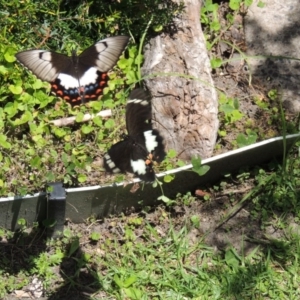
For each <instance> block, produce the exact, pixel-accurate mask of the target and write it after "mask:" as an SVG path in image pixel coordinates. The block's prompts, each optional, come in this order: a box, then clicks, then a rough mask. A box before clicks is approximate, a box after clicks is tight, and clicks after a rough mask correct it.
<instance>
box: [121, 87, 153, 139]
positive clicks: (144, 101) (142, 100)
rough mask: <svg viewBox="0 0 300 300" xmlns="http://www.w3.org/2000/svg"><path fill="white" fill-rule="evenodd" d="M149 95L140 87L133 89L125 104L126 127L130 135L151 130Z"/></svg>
mask: <svg viewBox="0 0 300 300" xmlns="http://www.w3.org/2000/svg"><path fill="white" fill-rule="evenodd" d="M150 99H151V95H150V94H148V93H146V92H145V91H144V90H142V89H135V90H133V91H132V92H131V93H130V95H129V99H128V100H127V105H126V128H127V132H128V134H129V135H130V136H137V135H140V134H141V133H142V132H144V131H147V130H151V129H152V124H151V102H150Z"/></svg>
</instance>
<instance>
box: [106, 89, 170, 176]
mask: <svg viewBox="0 0 300 300" xmlns="http://www.w3.org/2000/svg"><path fill="white" fill-rule="evenodd" d="M150 98H151V97H150V95H149V94H147V93H146V92H145V91H144V90H142V89H136V90H134V91H132V92H131V94H130V96H129V99H128V101H127V105H126V127H127V131H128V136H126V138H125V139H124V141H121V142H119V143H117V144H115V145H113V146H112V147H111V148H110V150H109V151H108V153H107V154H106V155H105V156H104V167H105V169H106V170H107V171H109V172H114V173H118V172H123V173H124V172H131V173H134V174H135V175H136V176H138V177H139V178H140V179H142V180H144V181H146V182H153V181H154V180H155V173H154V170H153V164H152V161H153V160H156V161H158V162H160V161H162V160H163V159H164V157H165V155H166V153H165V150H164V145H163V139H162V137H161V136H160V135H159V132H158V131H157V130H155V129H152V124H151V102H150Z"/></svg>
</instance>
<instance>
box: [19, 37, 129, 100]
mask: <svg viewBox="0 0 300 300" xmlns="http://www.w3.org/2000/svg"><path fill="white" fill-rule="evenodd" d="M128 41H129V38H128V37H127V36H115V37H109V38H106V39H104V40H101V41H99V42H97V43H96V44H94V45H93V46H91V47H89V48H87V49H85V50H84V51H83V52H82V53H81V54H80V55H77V54H76V52H75V51H72V56H67V55H64V54H61V53H56V52H53V51H46V50H37V49H34V50H26V51H22V52H19V53H17V54H16V58H17V59H18V61H19V62H20V63H22V64H23V65H24V66H25V67H27V68H28V69H29V70H31V71H32V72H33V73H34V74H35V75H36V76H37V77H38V78H40V79H41V80H44V81H48V82H49V83H50V84H51V91H52V92H53V93H54V94H55V95H57V96H58V97H60V98H62V99H65V100H66V101H68V102H69V103H71V104H78V103H80V102H83V101H85V102H87V101H90V100H97V99H98V98H99V96H100V95H102V93H103V89H104V88H105V87H106V86H107V82H108V79H109V77H108V74H107V72H108V71H109V70H110V69H112V68H113V67H114V65H115V64H116V63H117V61H118V59H119V57H120V55H121V53H122V52H123V50H124V49H125V47H126V45H127V43H128Z"/></svg>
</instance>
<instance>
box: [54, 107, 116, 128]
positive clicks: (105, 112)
mask: <svg viewBox="0 0 300 300" xmlns="http://www.w3.org/2000/svg"><path fill="white" fill-rule="evenodd" d="M96 116H100V117H102V118H108V117H110V116H111V109H106V110H102V111H100V112H98V113H97V114H96V115H91V114H85V115H84V116H83V119H82V121H81V122H87V121H89V120H91V119H93V118H94V117H96ZM75 119H76V117H68V118H62V119H57V120H52V121H50V123H52V124H54V125H55V126H58V127H60V126H67V125H70V124H74V122H75Z"/></svg>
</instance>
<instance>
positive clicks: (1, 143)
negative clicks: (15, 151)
mask: <svg viewBox="0 0 300 300" xmlns="http://www.w3.org/2000/svg"><path fill="white" fill-rule="evenodd" d="M6 140H7V137H6V135H4V134H1V133H0V147H2V148H4V149H10V148H11V144H10V143H9V142H7V141H6Z"/></svg>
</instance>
